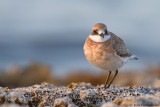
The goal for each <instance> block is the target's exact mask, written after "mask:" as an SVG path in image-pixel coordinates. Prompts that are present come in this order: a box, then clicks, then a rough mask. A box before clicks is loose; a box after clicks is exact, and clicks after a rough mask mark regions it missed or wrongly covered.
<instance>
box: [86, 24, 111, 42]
mask: <svg viewBox="0 0 160 107" xmlns="http://www.w3.org/2000/svg"><path fill="white" fill-rule="evenodd" d="M89 37H90V38H91V39H92V40H93V41H95V42H104V41H107V40H108V39H109V38H110V35H109V32H108V30H107V26H106V25H105V24H103V23H97V24H95V25H93V27H92V32H91V34H90V35H89Z"/></svg>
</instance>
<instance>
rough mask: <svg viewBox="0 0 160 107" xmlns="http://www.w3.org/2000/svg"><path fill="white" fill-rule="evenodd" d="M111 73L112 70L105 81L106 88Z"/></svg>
mask: <svg viewBox="0 0 160 107" xmlns="http://www.w3.org/2000/svg"><path fill="white" fill-rule="evenodd" d="M110 75H111V71H109V74H108V77H107V78H106V82H105V85H104V88H106V87H107V83H108V80H109V77H110Z"/></svg>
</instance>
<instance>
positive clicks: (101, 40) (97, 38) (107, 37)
mask: <svg viewBox="0 0 160 107" xmlns="http://www.w3.org/2000/svg"><path fill="white" fill-rule="evenodd" d="M89 37H90V38H91V39H92V40H93V41H94V42H105V41H107V40H109V39H110V37H111V36H110V35H107V36H104V38H102V37H101V36H99V35H94V36H92V35H89Z"/></svg>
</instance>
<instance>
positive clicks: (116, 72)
mask: <svg viewBox="0 0 160 107" xmlns="http://www.w3.org/2000/svg"><path fill="white" fill-rule="evenodd" d="M117 74H118V69H117V70H116V71H115V74H114V77H113V78H112V80H111V81H110V83H109V84H108V86H107V88H109V87H110V85H111V84H112V82H113V80H114V79H115V77H116V76H117Z"/></svg>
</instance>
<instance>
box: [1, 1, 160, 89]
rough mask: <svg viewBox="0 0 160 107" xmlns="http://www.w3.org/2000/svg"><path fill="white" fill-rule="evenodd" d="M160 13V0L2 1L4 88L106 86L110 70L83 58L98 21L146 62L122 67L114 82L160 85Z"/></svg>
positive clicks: (2, 75) (141, 60)
mask: <svg viewBox="0 0 160 107" xmlns="http://www.w3.org/2000/svg"><path fill="white" fill-rule="evenodd" d="M159 10H160V1H159V0H152V1H151V0H134V1H131V0H112V1H111V0H101V1H97V0H88V1H85V0H81V1H74V0H68V1H67V2H64V1H61V0H47V1H46V0H45V1H44V0H34V1H33V0H26V1H21V0H14V1H11V0H4V1H0V86H8V87H18V86H28V85H32V84H36V83H41V82H43V81H47V82H50V83H53V84H55V85H66V84H69V83H70V82H82V81H85V82H91V83H92V84H93V85H97V84H102V83H104V81H105V78H106V76H107V72H105V71H102V70H101V69H99V68H96V67H94V66H92V65H91V64H90V63H89V62H88V61H87V60H86V59H85V57H84V54H83V44H84V42H85V39H86V37H87V36H88V35H89V34H90V32H91V27H92V25H94V24H95V23H98V22H102V23H105V24H106V25H107V26H108V29H109V31H112V32H114V33H115V34H116V35H118V36H120V37H121V38H123V40H124V41H125V43H126V45H127V47H128V48H129V49H130V51H131V52H132V53H134V54H136V55H137V56H138V57H139V58H140V60H139V61H132V62H129V63H128V64H127V65H125V66H124V67H123V68H121V69H120V72H121V73H120V75H119V76H118V77H117V79H116V80H115V82H114V84H116V85H124V86H133V85H143V86H160V84H158V82H159V83H160V56H159V55H160V30H159V28H160V12H159ZM131 75H132V76H131ZM82 76H83V79H82ZM143 77H144V78H143ZM122 78H123V79H122ZM144 79H145V80H144ZM157 81H158V82H157ZM157 84H158V85H157Z"/></svg>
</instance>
